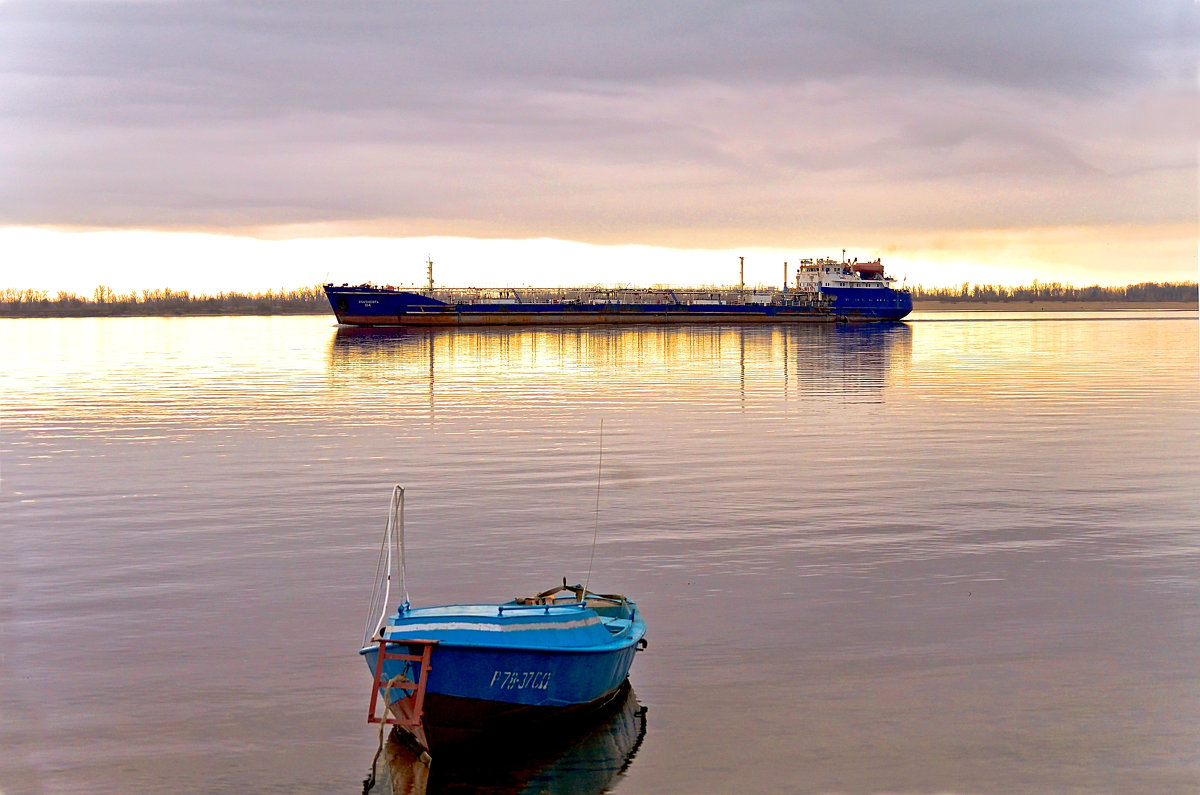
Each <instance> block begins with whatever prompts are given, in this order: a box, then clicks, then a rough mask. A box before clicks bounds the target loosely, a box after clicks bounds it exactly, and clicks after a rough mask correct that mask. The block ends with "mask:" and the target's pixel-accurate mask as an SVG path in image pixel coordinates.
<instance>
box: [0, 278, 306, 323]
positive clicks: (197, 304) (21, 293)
mask: <svg viewBox="0 0 1200 795" xmlns="http://www.w3.org/2000/svg"><path fill="white" fill-rule="evenodd" d="M328 311H329V302H328V301H327V300H326V299H325V293H324V291H322V290H321V287H320V285H316V286H314V287H301V288H298V289H295V290H279V291H275V290H268V291H267V292H265V293H219V294H218V295H192V294H191V293H189V292H188V291H187V290H172V289H170V288H166V287H164V288H162V289H160V290H142V291H141V292H140V293H115V292H113V290H112V288H110V287H106V286H105V285H100V286H99V287H97V288H96V289H95V291H93V293H92V296H91V298H86V297H83V296H79V295H76V294H75V293H71V292H66V291H59V292H58V293H56V294H55V295H54V296H51V295H50V293H49V292H48V291H46V290H13V289H7V290H0V315H4V316H6V317H101V316H103V317H111V316H120V315H143V316H146V315H310V314H319V313H324V312H328Z"/></svg>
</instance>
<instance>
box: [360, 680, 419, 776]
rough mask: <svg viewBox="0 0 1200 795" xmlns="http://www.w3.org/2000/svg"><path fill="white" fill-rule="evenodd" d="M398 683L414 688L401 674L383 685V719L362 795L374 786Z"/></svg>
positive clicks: (380, 722)
mask: <svg viewBox="0 0 1200 795" xmlns="http://www.w3.org/2000/svg"><path fill="white" fill-rule="evenodd" d="M379 664H380V665H382V664H383V661H382V660H380V661H379ZM398 683H404V684H410V685H413V688H415V687H416V685H415V684H414V683H413V682H410V681H408V677H407V676H405V675H404V674H403V673H398V674H396V675H395V676H393V677H392V678H391V679H389V680H387V684H385V685H384V687H383V718H382V719H381V720H380V721H379V747H378V748H376V749H375V758H374V759H372V760H371V775H369V776H367V777H366V778H365V779H363V795H367V793H369V792H370V791H371V788H372V787H374V786H375V769H376V767H378V765H379V757H380V755H381V754H383V744H384V742H386V741H385V739H384V732H385V731H386V730H387V727H388V726H389V725H391V724H389V723H388V722H387V715H388V706H389V705H390V704H391V703H392V686H393V685H395V684H398ZM413 688H407V687H405V688H402V689H403V690H410V689H413ZM426 758H427V756H425V755H423V757H422V759H421V761H422V762H425V764H429V763H428V762H427V761H426Z"/></svg>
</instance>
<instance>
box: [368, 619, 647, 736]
mask: <svg viewBox="0 0 1200 795" xmlns="http://www.w3.org/2000/svg"><path fill="white" fill-rule="evenodd" d="M644 636H645V623H644V622H643V621H642V619H641V617H640V615H639V614H638V612H637V608H636V605H634V604H633V603H632V602H628V601H625V600H623V598H622V599H621V601H615V600H612V599H605V598H598V599H597V600H593V601H589V603H588V604H583V603H577V602H573V601H559V602H557V603H553V604H534V605H523V604H517V603H515V602H514V603H508V604H505V605H499V606H496V605H456V606H444V607H432V608H415V609H410V610H405V611H403V612H401V613H398V614H396V615H394V616H393V617H392V618H391V619H390V620H389V622H388V624H387V626H386V627H385V628H384V629H383V637H384V638H385V640H383V641H381V642H382V643H384V644H386V649H387V653H386V655H385V656H384V658H383V660H382V665H383V669H382V672H380V671H379V669H378V667H377V666H378V665H379V664H380V654H379V649H380V642H377V643H374V644H371V645H368V646H364V647H363V648H362V650H361V651H360V653H361V654H362V655H363V657H364V658H365V661H366V663H367V666H368V667H369V668H370V669H371V671H372V672H374V673H375V674H376V681H377V682H378V683H381V684H382V683H385V682H389V681H397V682H399V681H407V682H411V683H419V685H418V686H417V687H414V688H412V689H404V688H402V687H399V686H393V687H391V688H385V687H381V688H380V694H381V695H382V696H383V697H384V699H385V700H386V701H387V702H388V708H389V709H390V710H391V711H392V712H393V714H395V715H396V716H397V717H404V718H406V719H411V718H412V717H414V716H413V714H412V713H413V710H414V707H413V706H412V702H413V698H410V695H413V694H417V693H419V695H420V699H423V710H422V711H423V715H422V716H419V717H420V718H421V723H422V724H423V725H422V727H421V729H422V731H423V734H424V737H423V738H421V742H423V743H424V744H426V745H428V746H429V747H431V748H432V747H433V746H434V745H437V744H446V743H454V742H459V741H461V740H464V739H467V738H469V737H472V736H475V735H478V734H480V733H491V732H495V731H497V730H500V729H502V728H504V727H506V726H509V725H510V724H511V725H520V724H525V723H538V722H541V721H545V720H551V719H553V718H554V717H556V716H558V715H560V714H562V713H567V714H570V713H574V712H586V711H589V710H591V709H594V708H597V707H599V706H602V705H603V704H604V703H606V702H607V701H609V700H610V699H611V698H612V697H613V695H614V694H615V693H616V692H617V691H618V690H619V689H620V688H621V686H622V684H624V683H625V682H626V680H627V677H628V676H629V669H630V667H631V666H632V665H633V660H634V657H635V656H636V654H637V651H638V649H639V648H643V647H644V645H645V640H644ZM426 651H427V652H428V654H429V657H428V658H427V659H428V668H427V669H423V668H422V666H423V665H424V663H423V662H422V660H423V659H425V658H423V657H422V653H423V652H426ZM397 677H402V678H400V679H397ZM414 697H415V696H414ZM420 699H419V700H420Z"/></svg>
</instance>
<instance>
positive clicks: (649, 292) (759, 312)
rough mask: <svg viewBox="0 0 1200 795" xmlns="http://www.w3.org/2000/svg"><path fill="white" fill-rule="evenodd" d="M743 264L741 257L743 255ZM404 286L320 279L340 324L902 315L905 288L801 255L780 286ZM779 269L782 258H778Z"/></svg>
mask: <svg viewBox="0 0 1200 795" xmlns="http://www.w3.org/2000/svg"><path fill="white" fill-rule="evenodd" d="M742 264H743V267H744V264H745V263H744V258H743V263H742ZM426 265H427V266H428V273H429V277H428V285H427V287H426V289H424V290H419V291H417V290H407V289H403V288H399V287H392V286H390V285H386V286H377V285H374V284H359V285H349V284H343V285H340V286H338V285H333V284H326V285H322V286H323V288H324V290H325V296H326V297H327V298H328V299H329V304H330V306H331V307H332V308H333V312H334V314H335V315H336V316H337V321H338V323H340V324H342V325H346V326H487V325H534V324H540V325H591V324H601V323H795V322H803V323H837V322H850V321H878V320H900V319H901V318H903V317H904V316H906V315H907V314H908V313H909V312H911V311H912V294H911V293H910V292H909V291H908V290H905V289H898V288H895V287H893V286H892V282H893V281H894V279H892V278H891V277H889V276H887V275H886V274H885V273H884V270H883V265H882V264H881V263H880V261H879V260H878V259H876V260H874V261H872V262H862V263H860V262H858V261H857V260H855V261H853V262H850V261H847V260H846V259H845V256H844V255H843V258H842V259H841V260H833V259H830V258H820V259H803V260H800V265H799V267H797V268H796V278H795V282H794V284H792V285H787V284H785V285H784V286H783V288H782V289H781V288H762V287H758V288H747V287H746V286H745V283H744V281H743V282H742V283H741V284H740V285H739V286H738V287H722V288H711V289H707V288H706V289H700V288H668V287H645V288H641V287H638V288H607V287H571V288H532V287H521V288H517V287H455V288H440V289H435V288H434V284H433V261H432V260H429V261H428V262H427V263H426ZM785 272H786V263H785Z"/></svg>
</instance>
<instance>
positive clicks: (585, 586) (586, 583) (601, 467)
mask: <svg viewBox="0 0 1200 795" xmlns="http://www.w3.org/2000/svg"><path fill="white" fill-rule="evenodd" d="M603 471H604V418H603V417H602V418H601V419H600V463H599V464H597V465H596V526H595V527H594V528H593V529H592V556H591V557H590V558H588V572H587V579H586V580H584V581H583V598H582V599H580V601H581V602H582V601H586V600H587V589H588V586H589V585H591V583H592V563H593V562H594V561H595V560H596V537H597V536H598V535H599V534H600V473H601V472H603Z"/></svg>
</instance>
